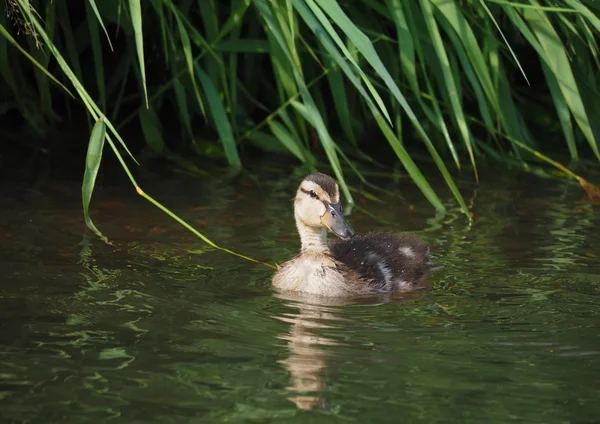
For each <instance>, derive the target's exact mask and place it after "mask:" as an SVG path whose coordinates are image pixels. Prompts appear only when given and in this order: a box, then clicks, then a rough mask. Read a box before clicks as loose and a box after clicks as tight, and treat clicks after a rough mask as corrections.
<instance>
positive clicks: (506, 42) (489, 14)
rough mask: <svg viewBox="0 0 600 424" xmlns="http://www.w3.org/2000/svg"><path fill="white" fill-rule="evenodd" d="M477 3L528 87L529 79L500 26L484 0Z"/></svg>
mask: <svg viewBox="0 0 600 424" xmlns="http://www.w3.org/2000/svg"><path fill="white" fill-rule="evenodd" d="M479 2H480V4H481V6H482V7H483V10H485V13H487V15H488V16H489V18H490V20H491V21H492V22H493V24H494V26H495V27H496V29H497V30H498V32H499V33H500V36H501V37H502V39H503V40H504V44H505V45H506V47H507V48H508V51H509V52H510V54H511V56H512V57H513V59H514V61H515V63H516V64H517V66H518V67H519V70H520V71H521V74H522V75H523V78H525V81H527V84H528V85H529V79H528V78H527V75H526V74H525V71H524V70H523V67H522V66H521V62H519V59H518V58H517V55H516V54H515V52H514V51H513V48H512V47H511V45H510V43H509V42H508V40H507V39H506V37H505V36H504V32H502V28H500V25H499V24H498V22H497V21H496V18H494V15H493V14H492V12H491V10H490V9H489V8H488V7H487V5H486V4H485V2H484V0H479Z"/></svg>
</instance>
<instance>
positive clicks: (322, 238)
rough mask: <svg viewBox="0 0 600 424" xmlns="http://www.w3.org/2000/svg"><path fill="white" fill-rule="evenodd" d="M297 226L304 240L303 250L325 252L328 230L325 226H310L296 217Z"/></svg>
mask: <svg viewBox="0 0 600 424" xmlns="http://www.w3.org/2000/svg"><path fill="white" fill-rule="evenodd" d="M296 227H297V228H298V234H299V235H300V241H301V242H302V251H311V250H312V251H316V252H323V251H326V250H328V249H329V247H328V246H327V230H326V229H324V228H315V227H309V226H308V225H306V224H305V223H304V222H302V221H301V220H300V219H298V217H296Z"/></svg>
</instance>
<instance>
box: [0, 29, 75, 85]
mask: <svg viewBox="0 0 600 424" xmlns="http://www.w3.org/2000/svg"><path fill="white" fill-rule="evenodd" d="M0 35H2V36H4V38H6V39H7V40H8V42H9V43H10V44H12V45H13V46H14V47H16V48H17V50H19V51H20V52H21V53H23V55H24V56H25V57H26V58H27V59H29V61H30V62H31V63H32V64H34V65H35V67H36V68H38V69H39V70H40V71H42V72H43V73H44V74H46V76H47V77H48V78H50V79H51V80H52V81H54V82H55V83H56V84H57V85H59V86H60V87H61V88H62V89H63V90H65V91H66V92H67V93H69V96H71V97H75V96H73V93H71V91H69V89H68V88H67V87H65V86H64V85H63V84H62V83H61V82H60V81H59V80H57V79H56V78H55V77H54V75H52V74H51V73H50V72H48V70H47V69H46V68H45V67H44V66H42V65H41V64H40V63H39V62H38V61H37V60H36V59H35V58H34V57H33V56H31V55H30V54H29V53H28V52H27V51H26V50H25V49H24V48H23V47H21V45H20V44H19V43H17V41H16V40H15V39H14V38H13V37H12V35H10V33H9V32H8V31H7V30H6V28H4V26H2V24H0Z"/></svg>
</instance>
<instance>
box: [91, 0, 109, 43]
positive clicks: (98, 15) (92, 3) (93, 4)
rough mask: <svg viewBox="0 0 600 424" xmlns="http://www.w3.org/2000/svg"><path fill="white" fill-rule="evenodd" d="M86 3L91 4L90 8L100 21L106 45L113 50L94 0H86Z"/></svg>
mask: <svg viewBox="0 0 600 424" xmlns="http://www.w3.org/2000/svg"><path fill="white" fill-rule="evenodd" d="M88 3H89V5H90V6H91V8H92V10H93V11H94V14H95V15H96V19H97V20H98V22H99V23H100V26H102V31H104V35H106V40H107V41H108V45H109V46H110V49H111V50H112V51H114V49H113V46H112V43H111V42H110V37H109V36H108V31H106V27H105V26H104V21H103V20H102V16H100V12H99V11H98V7H97V6H96V1H95V0H88ZM90 21H91V20H90V19H88V22H90Z"/></svg>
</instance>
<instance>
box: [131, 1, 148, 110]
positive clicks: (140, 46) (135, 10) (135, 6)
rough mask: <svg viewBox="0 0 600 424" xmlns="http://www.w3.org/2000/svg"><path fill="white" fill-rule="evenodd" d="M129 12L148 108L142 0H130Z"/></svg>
mask: <svg viewBox="0 0 600 424" xmlns="http://www.w3.org/2000/svg"><path fill="white" fill-rule="evenodd" d="M129 12H130V13H131V23H132V25H133V32H134V34H135V47H136V49H137V54H138V62H139V66H140V74H141V75H142V85H143V87H144V98H145V100H146V108H149V107H150V105H149V104H148V88H147V86H146V66H145V61H144V31H143V29H142V6H141V4H140V0H129Z"/></svg>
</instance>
